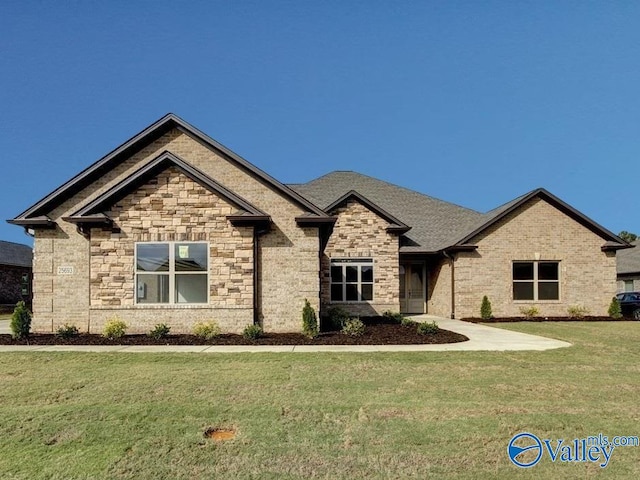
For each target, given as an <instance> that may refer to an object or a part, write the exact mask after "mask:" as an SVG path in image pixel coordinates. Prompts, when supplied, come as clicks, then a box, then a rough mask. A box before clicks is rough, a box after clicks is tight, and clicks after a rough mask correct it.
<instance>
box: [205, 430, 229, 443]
mask: <svg viewBox="0 0 640 480" xmlns="http://www.w3.org/2000/svg"><path fill="white" fill-rule="evenodd" d="M204 436H205V438H210V439H212V440H215V441H216V442H223V441H225V440H233V439H234V438H236V431H235V430H233V429H231V428H215V427H210V428H207V429H206V430H205V431H204Z"/></svg>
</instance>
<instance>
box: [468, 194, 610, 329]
mask: <svg viewBox="0 0 640 480" xmlns="http://www.w3.org/2000/svg"><path fill="white" fill-rule="evenodd" d="M470 243H474V244H476V245H478V249H477V251H475V252H465V253H459V254H458V256H457V260H456V262H455V278H456V318H463V317H472V316H473V317H478V316H479V315H480V304H481V302H482V297H483V295H487V296H488V297H489V300H490V301H491V304H492V307H493V314H494V315H495V316H520V315H521V313H520V309H521V308H522V307H529V306H532V305H535V306H536V307H537V308H538V310H539V311H540V315H541V316H543V317H544V316H547V315H553V316H566V315H567V309H568V308H569V307H570V306H573V305H580V306H584V307H587V308H588V309H589V311H590V313H591V314H592V315H606V314H607V308H608V306H609V303H610V301H611V297H613V295H614V294H615V292H616V258H615V253H613V252H602V250H601V247H602V245H603V244H604V243H605V240H603V239H602V238H601V237H600V236H599V235H597V234H595V233H593V232H592V231H590V230H589V229H587V228H586V227H584V226H582V225H580V224H579V223H578V222H576V221H574V220H573V219H571V218H570V217H568V216H567V215H565V214H564V213H562V212H561V211H560V210H558V209H556V208H555V207H553V206H552V205H550V204H549V203H547V202H546V201H544V200H541V199H537V198H535V199H532V200H531V201H529V202H527V203H526V204H525V205H523V206H522V207H520V208H519V209H517V210H516V211H515V212H512V213H511V214H509V215H507V216H506V217H505V218H504V219H502V220H501V221H500V222H498V223H497V224H496V225H494V226H492V227H491V228H489V229H488V230H487V231H486V232H484V233H482V234H481V235H479V236H478V237H477V238H475V239H472V240H471V242H470ZM536 256H539V259H540V260H554V261H559V262H560V267H559V269H560V300H558V301H538V302H530V301H514V300H513V293H512V262H513V261H514V260H530V261H533V260H536Z"/></svg>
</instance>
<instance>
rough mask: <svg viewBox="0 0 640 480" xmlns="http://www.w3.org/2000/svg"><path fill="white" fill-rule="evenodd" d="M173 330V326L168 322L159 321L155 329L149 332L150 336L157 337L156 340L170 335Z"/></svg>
mask: <svg viewBox="0 0 640 480" xmlns="http://www.w3.org/2000/svg"><path fill="white" fill-rule="evenodd" d="M170 331H171V327H170V326H168V325H167V324H166V323H158V324H157V325H156V326H155V327H153V329H152V330H151V331H150V332H149V334H148V335H149V336H150V337H151V338H155V339H156V340H161V339H163V338H166V337H168V336H169V332H170Z"/></svg>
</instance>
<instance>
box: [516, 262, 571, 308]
mask: <svg viewBox="0 0 640 480" xmlns="http://www.w3.org/2000/svg"><path fill="white" fill-rule="evenodd" d="M559 265H560V263H559V262H549V261H539V262H538V261H536V262H513V299H514V300H559V299H560V268H559Z"/></svg>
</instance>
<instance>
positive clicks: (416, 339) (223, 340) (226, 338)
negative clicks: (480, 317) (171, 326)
mask: <svg viewBox="0 0 640 480" xmlns="http://www.w3.org/2000/svg"><path fill="white" fill-rule="evenodd" d="M366 325H367V327H366V330H365V333H364V334H363V335H362V336H360V337H349V336H347V335H344V334H342V333H340V332H325V333H321V334H320V335H319V336H318V337H316V338H314V339H310V338H307V337H305V336H304V335H302V334H301V333H265V334H264V335H263V336H262V337H260V338H258V339H257V340H255V341H251V340H247V339H245V338H244V337H243V336H242V335H233V334H223V335H220V336H218V337H217V338H215V339H213V340H209V341H207V340H203V339H201V338H199V337H196V336H195V335H169V336H168V337H166V338H163V339H161V340H156V339H153V338H151V337H149V336H147V335H125V336H124V337H122V338H119V339H117V340H109V339H107V338H104V337H103V336H101V335H95V334H91V335H89V334H80V335H78V336H76V337H72V338H69V339H62V338H59V337H57V336H56V335H53V334H31V335H30V336H29V339H28V340H13V338H11V335H0V345H27V344H28V345H416V344H437V343H457V342H465V341H467V340H469V339H468V338H467V337H465V336H464V335H460V334H459V333H455V332H450V331H449V330H442V329H440V330H439V331H438V333H435V334H431V335H420V334H418V333H417V331H416V327H415V326H402V325H399V324H389V323H382V322H379V321H373V322H369V323H366Z"/></svg>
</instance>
